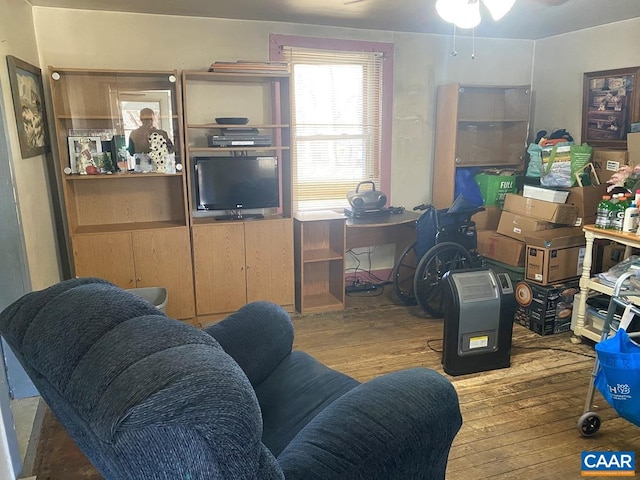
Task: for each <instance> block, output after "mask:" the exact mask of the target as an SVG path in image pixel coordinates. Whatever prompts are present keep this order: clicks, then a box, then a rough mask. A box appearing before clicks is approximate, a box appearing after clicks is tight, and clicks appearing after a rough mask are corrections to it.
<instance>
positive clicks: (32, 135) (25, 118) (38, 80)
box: [7, 55, 50, 158]
mask: <svg viewBox="0 0 640 480" xmlns="http://www.w3.org/2000/svg"><path fill="white" fill-rule="evenodd" d="M7 67H8V70H9V83H10V85H11V95H12V96H13V108H14V110H15V115H16V125H17V127H18V138H19V139H20V151H21V153H22V158H29V157H34V156H36V155H42V154H44V153H47V152H48V151H49V148H50V143H49V135H48V131H47V119H46V114H45V106H44V90H43V87H42V73H41V72H40V69H39V68H38V67H34V66H33V65H31V64H29V63H27V62H25V61H23V60H20V59H19V58H16V57H13V56H11V55H7Z"/></svg>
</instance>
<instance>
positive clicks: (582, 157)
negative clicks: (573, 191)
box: [570, 143, 593, 187]
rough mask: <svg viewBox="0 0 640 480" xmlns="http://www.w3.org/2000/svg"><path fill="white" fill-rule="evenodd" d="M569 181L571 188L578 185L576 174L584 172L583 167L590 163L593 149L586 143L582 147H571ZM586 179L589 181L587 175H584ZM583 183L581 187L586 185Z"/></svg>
mask: <svg viewBox="0 0 640 480" xmlns="http://www.w3.org/2000/svg"><path fill="white" fill-rule="evenodd" d="M570 155H571V180H572V186H574V187H575V186H576V185H578V179H577V177H576V174H579V172H582V171H584V170H583V169H584V167H585V166H587V165H588V164H590V163H591V155H593V147H590V146H589V145H587V144H586V143H583V144H582V145H571V150H570ZM586 178H587V179H590V177H589V174H588V173H587V174H586ZM587 184H588V183H585V182H584V181H583V185H587Z"/></svg>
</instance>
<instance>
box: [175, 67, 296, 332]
mask: <svg viewBox="0 0 640 480" xmlns="http://www.w3.org/2000/svg"><path fill="white" fill-rule="evenodd" d="M182 85H183V105H184V118H185V157H186V162H185V164H186V165H185V171H186V172H187V181H188V184H189V185H190V187H191V188H189V189H188V191H189V199H188V204H189V215H190V219H191V224H192V238H193V258H194V273H195V275H194V278H195V293H196V313H197V315H198V317H201V320H202V321H203V322H204V323H206V322H208V321H209V320H214V319H216V318H219V317H221V316H224V315H226V314H228V313H230V312H233V311H235V310H237V309H238V308H240V307H241V306H242V305H244V304H245V303H248V302H251V301H254V300H268V301H271V302H274V303H277V304H279V305H281V306H283V307H284V308H285V309H287V310H289V311H292V310H293V308H294V280H293V269H294V265H293V256H294V253H293V221H292V218H291V158H290V141H291V140H290V137H291V133H290V106H289V75H288V74H261V73H246V74H245V73H217V72H203V71H183V73H182ZM219 117H246V118H248V119H249V122H248V123H247V124H246V125H241V126H242V127H243V128H253V129H257V130H258V131H259V132H260V133H261V134H267V133H268V134H270V136H271V144H270V145H269V146H264V147H263V146H247V145H243V146H239V147H210V146H208V142H207V135H208V134H213V133H215V132H216V131H218V130H219V129H221V128H232V127H239V126H240V125H236V124H233V125H228V124H218V123H216V122H215V118H219ZM201 155H205V156H229V155H255V156H275V157H277V159H278V177H279V183H280V195H279V198H280V205H279V207H277V208H269V209H261V210H259V211H252V210H248V211H246V212H245V213H259V214H262V215H263V216H264V218H263V219H252V220H231V221H217V220H216V219H215V218H216V216H219V215H223V214H226V213H228V212H225V211H204V212H203V211H199V210H198V209H197V205H196V199H195V195H194V192H195V175H194V165H193V158H194V157H196V156H201Z"/></svg>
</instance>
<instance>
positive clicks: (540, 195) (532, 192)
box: [522, 185, 569, 203]
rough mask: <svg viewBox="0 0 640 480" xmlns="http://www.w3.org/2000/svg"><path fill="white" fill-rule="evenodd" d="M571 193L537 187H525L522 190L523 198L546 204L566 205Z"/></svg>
mask: <svg viewBox="0 0 640 480" xmlns="http://www.w3.org/2000/svg"><path fill="white" fill-rule="evenodd" d="M568 195H569V192H567V191H566V190H553V189H551V188H544V187H536V186H535V185H525V186H524V187H523V190H522V196H523V197H527V198H536V199H538V200H544V201H545V202H553V203H565V202H566V201H567V196H568Z"/></svg>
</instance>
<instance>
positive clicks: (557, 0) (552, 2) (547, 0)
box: [530, 0, 569, 7]
mask: <svg viewBox="0 0 640 480" xmlns="http://www.w3.org/2000/svg"><path fill="white" fill-rule="evenodd" d="M530 1H533V2H536V3H542V4H543V5H546V6H548V7H557V6H558V5H562V4H563V3H567V2H568V1H569V0H530Z"/></svg>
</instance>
